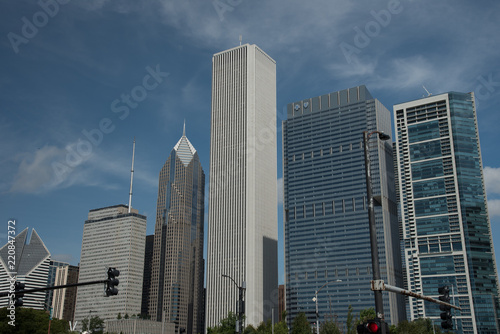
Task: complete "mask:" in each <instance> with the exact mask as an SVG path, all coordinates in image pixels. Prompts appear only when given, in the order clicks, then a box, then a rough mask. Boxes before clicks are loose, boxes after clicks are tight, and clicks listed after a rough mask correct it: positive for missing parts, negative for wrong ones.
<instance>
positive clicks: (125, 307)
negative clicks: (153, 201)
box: [75, 204, 146, 325]
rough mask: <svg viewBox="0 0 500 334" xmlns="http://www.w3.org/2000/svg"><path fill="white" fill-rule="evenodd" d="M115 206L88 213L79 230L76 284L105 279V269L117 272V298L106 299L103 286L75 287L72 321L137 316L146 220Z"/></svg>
mask: <svg viewBox="0 0 500 334" xmlns="http://www.w3.org/2000/svg"><path fill="white" fill-rule="evenodd" d="M128 209H129V208H128V206H127V205H123V204H119V205H114V206H110V207H105V208H101V209H94V210H90V211H89V215H88V220H87V221H85V224H84V226H83V240H82V252H81V256H80V273H79V278H78V282H79V283H82V282H89V281H95V280H99V279H106V278H107V277H108V276H107V269H108V268H109V267H113V268H116V269H118V270H119V271H120V276H119V277H118V279H119V281H120V284H119V285H118V286H117V288H118V291H119V292H118V295H116V296H110V297H106V294H105V292H104V288H103V286H100V285H85V286H80V287H78V292H77V297H76V310H75V321H78V323H79V324H80V325H81V323H82V320H83V319H85V318H91V317H93V316H99V317H100V318H101V319H103V320H105V321H106V320H113V319H116V317H117V316H118V313H120V314H121V315H122V316H124V315H125V314H128V315H129V316H131V315H134V314H139V313H141V300H142V275H143V270H144V243H145V238H146V216H143V215H140V214H139V213H138V211H137V210H136V209H131V212H130V213H129V212H128Z"/></svg>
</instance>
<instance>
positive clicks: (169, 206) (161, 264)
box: [149, 131, 205, 334]
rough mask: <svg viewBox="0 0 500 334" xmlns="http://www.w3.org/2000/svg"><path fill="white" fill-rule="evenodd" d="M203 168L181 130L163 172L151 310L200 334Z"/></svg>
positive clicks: (178, 327)
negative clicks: (180, 135)
mask: <svg viewBox="0 0 500 334" xmlns="http://www.w3.org/2000/svg"><path fill="white" fill-rule="evenodd" d="M204 196H205V173H204V172H203V169H202V167H201V163H200V159H199V157H198V153H197V152H196V150H195V148H194V147H193V145H191V143H190V142H189V140H188V138H187V137H186V133H185V131H184V133H183V134H182V137H181V139H180V140H179V141H178V142H177V144H176V145H175V147H174V148H173V150H172V151H171V152H170V156H169V157H168V159H167V161H166V162H165V164H164V165H163V168H162V169H161V171H160V177H159V185H158V202H157V209H156V225H155V237H154V246H153V261H152V273H151V289H150V297H149V313H150V315H151V319H152V320H156V321H162V320H163V321H165V323H173V324H175V327H176V331H177V332H178V331H182V329H184V330H185V331H186V333H187V334H191V333H193V334H197V333H200V331H201V330H202V327H203V324H202V323H201V321H202V313H203V279H204V272H203V229H204V226H203V225H204V224H203V222H204V202H205V198H204Z"/></svg>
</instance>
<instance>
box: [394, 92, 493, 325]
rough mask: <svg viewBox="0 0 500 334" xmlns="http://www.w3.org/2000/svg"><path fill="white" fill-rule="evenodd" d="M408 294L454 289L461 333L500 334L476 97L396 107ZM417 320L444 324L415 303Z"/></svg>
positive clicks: (431, 308) (450, 96)
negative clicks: (440, 288)
mask: <svg viewBox="0 0 500 334" xmlns="http://www.w3.org/2000/svg"><path fill="white" fill-rule="evenodd" d="M394 117H395V120H396V124H397V129H396V131H397V165H398V175H399V189H400V190H399V191H400V196H399V198H400V201H401V204H400V210H401V216H402V234H403V239H404V256H405V263H406V277H407V279H406V281H407V282H408V283H407V284H408V286H407V289H409V290H412V291H414V292H417V293H421V294H424V295H426V296H431V297H434V298H437V297H438V295H439V293H438V287H440V286H449V289H450V296H451V303H452V304H455V305H458V306H460V307H461V308H462V311H456V310H452V314H453V328H454V329H455V330H456V331H457V332H458V333H500V330H499V327H498V315H499V299H498V279H497V277H498V275H497V270H496V264H495V256H494V253H493V246H492V236H491V229H490V221H489V217H488V211H487V206H486V195H485V190H484V178H483V169H482V161H481V151H480V147H479V135H478V129H477V120H476V110H475V103H474V94H473V93H468V94H465V93H445V94H440V95H435V96H429V97H426V98H423V99H420V100H416V101H411V102H406V103H402V104H397V105H395V106H394ZM408 308H409V310H410V314H409V318H410V319H411V320H413V319H417V318H421V317H429V318H431V319H436V320H437V322H441V318H440V313H441V311H440V310H439V307H438V305H436V304H432V303H427V302H424V301H422V300H418V299H412V298H410V299H409V305H408Z"/></svg>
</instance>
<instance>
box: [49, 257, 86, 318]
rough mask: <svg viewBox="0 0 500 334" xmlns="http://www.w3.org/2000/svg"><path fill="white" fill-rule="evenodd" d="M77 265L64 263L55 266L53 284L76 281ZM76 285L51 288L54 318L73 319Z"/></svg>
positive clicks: (65, 283)
mask: <svg viewBox="0 0 500 334" xmlns="http://www.w3.org/2000/svg"><path fill="white" fill-rule="evenodd" d="M79 269H80V268H79V267H77V266H72V265H66V266H58V267H56V272H55V280H54V285H67V284H74V283H78V271H79ZM76 289H77V288H76V287H69V288H63V289H57V290H53V291H54V294H53V297H52V303H51V306H52V310H53V311H52V312H53V317H54V318H56V319H64V320H67V321H71V322H72V321H73V318H74V316H75V305H76V291H77V290H76Z"/></svg>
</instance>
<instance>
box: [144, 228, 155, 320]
mask: <svg viewBox="0 0 500 334" xmlns="http://www.w3.org/2000/svg"><path fill="white" fill-rule="evenodd" d="M154 241H155V236H154V234H151V235H147V236H146V245H145V247H146V248H145V251H144V274H143V279H142V302H141V314H142V315H148V314H149V290H150V288H151V271H152V266H151V264H152V261H153V246H154Z"/></svg>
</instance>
